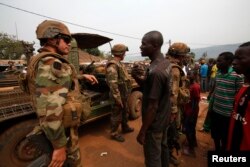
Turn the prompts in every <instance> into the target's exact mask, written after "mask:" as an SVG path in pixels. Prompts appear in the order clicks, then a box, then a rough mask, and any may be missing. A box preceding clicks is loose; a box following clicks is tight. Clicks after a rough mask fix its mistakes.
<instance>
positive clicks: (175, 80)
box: [166, 43, 190, 165]
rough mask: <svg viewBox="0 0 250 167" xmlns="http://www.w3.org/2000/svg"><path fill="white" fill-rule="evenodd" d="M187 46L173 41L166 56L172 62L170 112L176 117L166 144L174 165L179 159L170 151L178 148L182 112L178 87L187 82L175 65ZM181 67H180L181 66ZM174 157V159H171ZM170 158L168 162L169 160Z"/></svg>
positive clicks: (178, 64) (186, 51)
mask: <svg viewBox="0 0 250 167" xmlns="http://www.w3.org/2000/svg"><path fill="white" fill-rule="evenodd" d="M189 50H190V49H189V48H188V47H187V45H186V44H184V43H174V44H172V45H171V46H170V48H169V50H168V53H167V55H166V58H167V59H169V61H170V62H171V64H172V94H171V103H172V104H171V113H172V114H176V118H175V119H174V120H172V122H171V124H170V126H169V128H168V133H167V136H168V137H167V140H168V146H169V149H170V158H171V160H172V161H174V162H173V163H174V164H175V165H177V164H179V163H180V162H179V160H176V158H175V157H173V155H172V152H173V148H176V149H180V145H179V143H178V140H179V133H178V131H179V130H180V128H181V120H182V118H181V117H182V112H183V107H184V106H183V105H182V104H179V103H178V95H179V89H180V87H181V86H184V87H186V86H187V85H186V84H187V83H185V82H184V81H185V78H182V77H185V76H184V71H183V70H182V69H180V68H178V67H177V66H180V67H181V66H182V62H181V59H178V57H179V56H186V54H187V53H188V52H189ZM176 65H177V66H176ZM181 68H182V67H181ZM173 158H174V159H173ZM171 160H170V162H171Z"/></svg>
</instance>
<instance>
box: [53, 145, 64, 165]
mask: <svg viewBox="0 0 250 167" xmlns="http://www.w3.org/2000/svg"><path fill="white" fill-rule="evenodd" d="M65 160H66V148H65V147H62V148H59V149H55V150H54V151H53V154H52V159H51V162H50V164H49V167H62V166H63V163H64V161H65Z"/></svg>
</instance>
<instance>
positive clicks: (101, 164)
mask: <svg viewBox="0 0 250 167" xmlns="http://www.w3.org/2000/svg"><path fill="white" fill-rule="evenodd" d="M206 108H207V103H204V102H201V103H200V113H199V118H198V123H197V126H196V129H197V130H198V129H200V128H201V127H202V124H203V121H204V119H205V116H206V112H207V110H206ZM129 124H130V125H131V126H132V127H134V128H135V131H134V132H133V133H130V134H126V135H125V139H126V141H125V142H124V143H119V142H116V141H113V140H110V137H109V118H108V117H107V118H104V119H102V120H98V121H96V122H92V123H89V124H87V125H85V126H83V127H81V128H80V147H81V151H82V157H83V158H82V164H83V166H84V167H144V156H143V150H142V147H141V146H140V145H139V144H138V143H137V142H136V136H137V134H138V132H139V128H140V126H141V119H140V118H139V119H137V120H134V121H130V122H129ZM197 140H198V147H197V149H196V158H193V157H187V156H185V155H182V156H181V164H180V165H179V166H180V167H193V166H195V167H206V166H207V158H206V153H207V150H211V149H213V142H212V140H211V136H210V134H209V133H202V132H199V131H197Z"/></svg>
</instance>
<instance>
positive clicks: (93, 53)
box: [85, 48, 101, 56]
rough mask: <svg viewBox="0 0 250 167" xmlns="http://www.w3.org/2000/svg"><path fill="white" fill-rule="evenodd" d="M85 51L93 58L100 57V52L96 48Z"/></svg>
mask: <svg viewBox="0 0 250 167" xmlns="http://www.w3.org/2000/svg"><path fill="white" fill-rule="evenodd" d="M85 51H86V52H88V53H89V54H91V55H94V56H101V51H100V50H99V49H98V48H91V49H85Z"/></svg>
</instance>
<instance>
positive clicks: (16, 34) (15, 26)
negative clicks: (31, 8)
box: [15, 22, 18, 40]
mask: <svg viewBox="0 0 250 167" xmlns="http://www.w3.org/2000/svg"><path fill="white" fill-rule="evenodd" d="M15 27H16V40H18V32H17V25H16V22H15Z"/></svg>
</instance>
